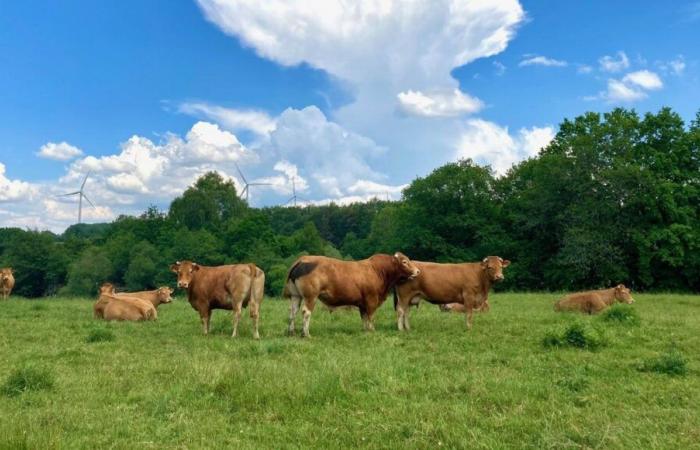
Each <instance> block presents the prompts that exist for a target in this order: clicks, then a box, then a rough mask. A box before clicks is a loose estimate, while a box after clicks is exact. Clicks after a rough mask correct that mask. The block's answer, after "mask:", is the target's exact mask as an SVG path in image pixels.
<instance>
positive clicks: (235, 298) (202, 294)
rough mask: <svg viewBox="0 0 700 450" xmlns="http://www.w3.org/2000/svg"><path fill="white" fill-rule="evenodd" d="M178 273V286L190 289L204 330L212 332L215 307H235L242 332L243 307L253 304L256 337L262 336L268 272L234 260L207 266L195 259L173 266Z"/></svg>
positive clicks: (189, 295)
mask: <svg viewBox="0 0 700 450" xmlns="http://www.w3.org/2000/svg"><path fill="white" fill-rule="evenodd" d="M170 270H172V271H173V272H175V273H176V274H177V286H178V287H179V288H182V289H186V290H187V298H188V300H189V302H190V305H192V308H194V309H195V310H196V311H197V312H198V313H199V317H200V318H201V320H202V329H203V331H204V334H205V335H206V334H209V319H210V317H211V312H212V310H214V309H227V310H232V311H233V334H232V335H231V336H232V337H236V335H237V334H238V322H239V321H240V319H241V309H242V308H245V307H246V306H248V305H250V318H251V319H252V320H253V338H254V339H260V333H259V332H258V320H259V316H260V304H261V303H262V300H263V295H264V290H265V272H263V271H262V270H261V269H260V268H259V267H257V266H256V265H255V264H231V265H226V266H216V267H207V266H201V265H199V264H197V263H194V262H192V261H178V262H176V263H175V264H173V265H171V266H170Z"/></svg>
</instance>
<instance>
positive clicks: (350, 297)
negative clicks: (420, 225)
mask: <svg viewBox="0 0 700 450" xmlns="http://www.w3.org/2000/svg"><path fill="white" fill-rule="evenodd" d="M418 273H419V270H418V269H416V267H415V266H414V265H413V263H412V262H411V260H409V259H408V258H407V257H406V256H405V255H403V254H401V253H396V254H395V255H393V256H392V255H384V254H378V255H374V256H372V257H370V258H368V259H364V260H362V261H342V260H339V259H334V258H327V257H325V256H302V257H301V258H299V259H297V260H296V261H295V262H294V264H293V265H292V267H291V268H290V269H289V273H288V274H287V281H286V283H285V287H284V296H285V297H286V298H291V300H292V301H291V306H290V309H289V328H288V331H289V333H290V334H293V333H294V319H295V317H296V315H297V312H298V310H299V307H300V306H301V301H302V300H304V306H303V307H302V314H303V320H304V324H303V328H302V335H303V336H305V337H308V336H309V322H310V320H311V313H312V312H313V310H314V306H315V304H316V299H317V298H318V299H320V300H321V301H322V302H323V303H324V304H325V305H327V306H329V307H332V308H335V307H338V306H354V307H357V308H358V309H359V311H360V315H361V316H362V322H363V324H364V327H365V330H374V324H373V322H372V319H373V316H374V312H375V311H376V310H377V308H379V306H380V305H381V304H382V303H383V302H384V300H385V299H386V295H387V293H388V292H389V289H391V287H392V286H393V285H394V284H395V283H396V282H397V281H398V280H399V279H400V278H412V277H415V276H416V275H418Z"/></svg>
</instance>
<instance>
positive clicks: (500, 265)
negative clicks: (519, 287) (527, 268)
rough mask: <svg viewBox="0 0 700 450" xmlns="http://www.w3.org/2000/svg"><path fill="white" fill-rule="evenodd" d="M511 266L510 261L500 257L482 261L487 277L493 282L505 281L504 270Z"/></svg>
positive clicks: (490, 257)
mask: <svg viewBox="0 0 700 450" xmlns="http://www.w3.org/2000/svg"><path fill="white" fill-rule="evenodd" d="M509 265H510V261H508V260H507V259H503V258H501V257H500V256H487V257H486V258H484V259H483V260H482V261H481V268H482V270H484V272H486V276H487V277H488V278H489V280H491V281H493V282H499V281H503V269H505V268H506V267H508V266H509Z"/></svg>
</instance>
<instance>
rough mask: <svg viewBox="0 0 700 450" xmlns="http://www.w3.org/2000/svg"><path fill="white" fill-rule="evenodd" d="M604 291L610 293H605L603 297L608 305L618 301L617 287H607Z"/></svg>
mask: <svg viewBox="0 0 700 450" xmlns="http://www.w3.org/2000/svg"><path fill="white" fill-rule="evenodd" d="M604 292H605V293H606V294H608V295H605V297H603V298H604V299H605V300H604V303H605V304H606V305H608V306H610V305H612V304H614V303H615V302H616V301H617V299H616V298H615V289H614V288H613V289H605V290H604Z"/></svg>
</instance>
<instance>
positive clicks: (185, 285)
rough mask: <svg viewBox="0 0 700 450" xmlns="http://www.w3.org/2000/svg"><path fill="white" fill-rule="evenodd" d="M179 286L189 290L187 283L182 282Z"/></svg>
mask: <svg viewBox="0 0 700 450" xmlns="http://www.w3.org/2000/svg"><path fill="white" fill-rule="evenodd" d="M177 286H178V287H181V288H185V289H187V283H185V282H184V281H181V282H180V283H178V284H177Z"/></svg>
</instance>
